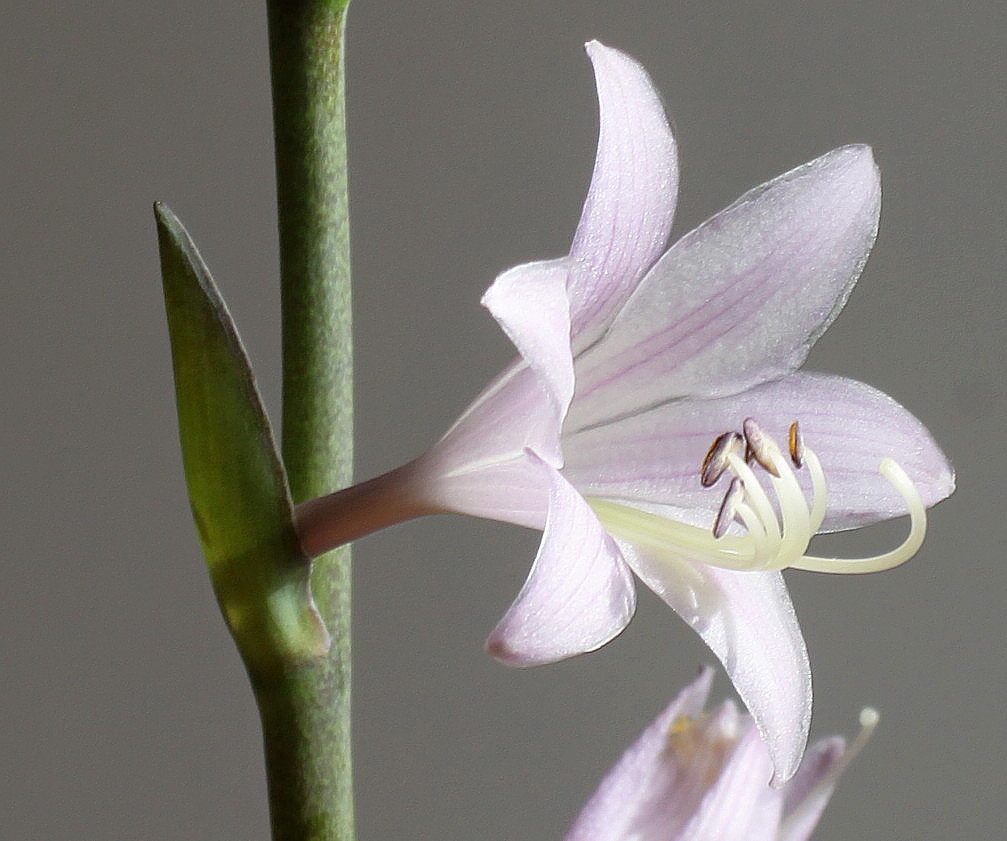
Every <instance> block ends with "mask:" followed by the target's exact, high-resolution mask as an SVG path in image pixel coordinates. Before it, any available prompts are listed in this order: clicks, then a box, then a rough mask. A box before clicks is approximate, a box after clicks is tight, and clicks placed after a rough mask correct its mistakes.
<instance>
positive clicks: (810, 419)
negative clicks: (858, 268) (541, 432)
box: [563, 373, 954, 530]
mask: <svg viewBox="0 0 1007 841" xmlns="http://www.w3.org/2000/svg"><path fill="white" fill-rule="evenodd" d="M746 417H752V418H755V419H756V421H758V423H759V426H761V427H762V428H763V429H764V430H765V431H766V432H768V433H769V434H770V435H771V436H773V437H774V438H775V439H776V440H777V441H779V442H780V443H781V445H784V444H785V442H786V440H787V430H788V428H789V426H790V424H791V423H792V422H793V421H795V420H796V421H798V422H799V423H800V428H801V431H802V433H803V436H804V440H805V442H806V444H807V446H809V447H811V448H812V449H813V450H814V451H815V452H816V453H817V455H818V457H819V459H821V462H822V466H823V468H824V470H825V478H826V482H827V484H828V499H829V502H828V508H827V514H826V519H825V522H824V524H823V529H824V530H836V529H844V528H852V527H855V526H857V525H863V524H865V523H870V522H875V521H877V520H883V519H887V518H890V517H896V516H900V515H902V514H905V513H906V506H905V502H904V501H903V499H902V497H901V496H899V494H898V492H897V491H896V490H895V489H894V488H893V487H892V486H891V485H890V484H889V483H888V481H887V480H886V479H884V477H882V476H881V474H880V473H879V472H878V465H879V464H880V462H881V460H882V459H883V458H886V457H890V458H893V459H895V461H897V462H898V463H899V464H900V465H901V466H902V468H903V469H904V470H905V471H906V473H907V474H908V475H909V477H910V478H911V479H912V480H913V482H914V483H915V484H916V487H917V489H918V491H919V493H920V496H921V497H922V499H923V502H924V504H925V505H927V506H930V505H934V504H935V503H937V502H939V501H940V500H942V499H944V498H945V497H947V496H948V495H949V494H950V493H951V491H952V490H953V489H954V475H953V473H952V471H951V467H950V465H949V464H948V462H947V459H946V458H945V457H944V454H943V453H942V452H941V450H940V448H939V447H938V446H937V444H936V443H935V442H934V440H933V438H932V437H931V435H930V433H929V432H928V431H927V429H926V427H924V426H923V424H922V423H920V421H919V420H917V419H916V417H914V416H913V415H912V414H911V413H910V412H909V411H907V410H906V409H904V408H903V407H902V406H900V405H899V404H898V403H896V402H895V401H894V400H893V399H892V398H891V397H888V396H887V395H886V394H884V393H882V392H880V391H878V390H877V389H875V388H872V387H871V386H868V385H865V384H864V383H861V382H857V381H856V380H851V379H847V378H845V377H837V376H832V375H826V374H811V373H796V374H791V375H789V376H787V377H783V378H782V379H779V380H775V381H773V382H769V383H765V384H763V385H760V386H756V387H755V388H752V389H749V390H748V391H745V392H743V393H741V394H736V395H733V396H731V397H725V398H720V399H715V400H682V401H679V402H675V403H669V404H666V405H664V406H659V407H658V408H656V409H651V410H650V411H649V412H644V413H642V414H639V415H635V416H631V417H627V418H625V419H623V420H620V421H616V422H613V423H610V424H606V425H604V426H601V427H597V428H595V429H591V430H588V431H585V432H580V433H577V434H575V435H571V436H568V437H567V438H566V439H565V441H564V451H565V464H566V466H565V468H564V471H563V472H564V475H565V476H566V477H567V478H568V479H569V480H570V481H571V482H572V483H573V484H574V485H575V486H576V487H577V488H579V489H580V491H581V493H583V494H584V495H585V496H594V497H604V498H610V499H616V500H623V501H628V502H630V503H633V504H638V503H650V504H658V505H669V506H672V510H670V511H669V512H668V513H669V514H671V515H672V516H674V517H675V518H676V519H681V520H683V521H685V522H691V523H692V524H693V525H699V526H709V525H710V524H712V522H713V517H714V516H715V514H716V511H717V507H718V506H719V505H720V501H721V498H722V496H723V490H722V488H720V487H719V486H718V487H717V488H713V489H707V488H703V487H701V485H700V483H699V466H700V463H701V462H702V459H703V456H704V455H705V453H706V451H707V449H708V448H709V446H710V444H711V442H712V441H713V439H714V438H715V437H716V436H717V435H719V434H721V433H722V432H726V431H727V430H731V429H735V430H740V429H741V424H742V421H743V420H744V419H745V418H746ZM806 474H807V471H801V470H798V471H797V476H798V478H799V479H800V480H801V481H802V483H803V484H804V486H805V490H806V491H809V492H810V480H809V478H808V476H807V475H806ZM641 507H646V506H641Z"/></svg>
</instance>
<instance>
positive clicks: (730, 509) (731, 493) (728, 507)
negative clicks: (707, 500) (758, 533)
mask: <svg viewBox="0 0 1007 841" xmlns="http://www.w3.org/2000/svg"><path fill="white" fill-rule="evenodd" d="M744 495H745V485H744V483H743V482H742V481H741V479H739V478H738V477H737V476H735V477H734V478H733V479H732V480H731V484H730V485H728V486H727V493H726V494H724V501H723V502H721V503H720V510H719V511H718V512H717V519H716V520H714V521H713V536H714V537H716V538H718V539H719V538H721V537H723V536H724V535H725V534H727V529H728V527H729V526H730V525H731V523H732V522H734V515H735V514H737V513H738V504H739V503H740V502H741V500H742V498H743V497H744Z"/></svg>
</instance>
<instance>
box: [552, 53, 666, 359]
mask: <svg viewBox="0 0 1007 841" xmlns="http://www.w3.org/2000/svg"><path fill="white" fill-rule="evenodd" d="M587 52H588V55H589V56H590V57H591V61H592V62H593V64H594V72H595V79H596V82H597V86H598V104H599V111H600V130H599V138H598V153H597V157H596V159H595V165H594V176H593V178H592V180H591V187H590V190H589V191H588V195H587V200H586V201H585V203H584V209H583V211H582V213H581V219H580V224H579V225H578V226H577V232H576V234H575V235H574V240H573V245H572V247H571V250H570V258H571V280H570V305H571V318H572V322H573V335H574V336H575V337H576V338H575V345H576V347H578V348H583V347H586V346H587V345H588V344H590V343H591V342H593V341H594V340H595V339H597V338H598V336H599V335H601V332H602V331H603V330H604V328H605V325H606V324H607V323H608V321H609V319H610V318H611V317H612V315H613V314H614V313H615V312H616V310H617V309H618V308H619V306H621V305H622V303H623V302H624V301H625V300H626V298H627V297H628V296H629V294H630V293H631V292H632V291H633V288H634V287H635V286H636V284H637V282H638V281H639V279H640V278H641V277H642V276H643V274H644V272H646V271H647V269H649V268H650V266H651V264H652V263H653V262H654V260H656V259H657V257H658V255H659V254H660V253H661V251H662V249H663V248H664V245H665V243H666V242H667V240H668V234H669V233H670V231H671V222H672V217H673V216H674V212H675V199H676V195H677V191H678V163H677V158H676V152H675V141H674V138H673V137H672V134H671V129H670V128H669V127H668V121H667V119H666V118H665V115H664V108H663V107H662V105H661V99H660V96H659V94H658V93H657V91H656V90H655V89H654V86H653V83H652V82H651V80H650V77H649V76H648V75H647V72H646V71H645V70H644V69H643V67H641V66H640V64H639V63H637V62H636V61H635V60H634V59H632V58H630V57H629V56H627V55H625V54H624V53H621V52H619V51H618V50H613V49H611V48H609V47H606V46H603V45H602V44H599V43H598V42H597V41H591V42H590V43H589V44H587Z"/></svg>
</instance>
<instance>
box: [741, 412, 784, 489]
mask: <svg viewBox="0 0 1007 841" xmlns="http://www.w3.org/2000/svg"><path fill="white" fill-rule="evenodd" d="M741 428H742V430H743V431H744V433H745V443H746V444H747V445H748V449H747V450H746V456H747V455H748V454H749V453H751V456H752V458H754V459H755V460H756V461H757V462H758V463H759V466H760V467H761V468H762V469H763V470H765V471H766V472H767V473H769V475H771V476H775V477H776V478H777V479H779V478H780V471H779V468H777V466H776V463H775V461H776V460H775V459H774V456H775V455H776V454H777V452H778V451H779V447H777V446H776V443H775V442H774V441H773V439H772V438H770V437H769V436H768V435H766V433H765V432H763V431H762V428H761V427H760V426H759V425H758V424H757V423H756V422H755V421H754V420H753V419H752V418H745V422H744V423H743V424H742V426H741Z"/></svg>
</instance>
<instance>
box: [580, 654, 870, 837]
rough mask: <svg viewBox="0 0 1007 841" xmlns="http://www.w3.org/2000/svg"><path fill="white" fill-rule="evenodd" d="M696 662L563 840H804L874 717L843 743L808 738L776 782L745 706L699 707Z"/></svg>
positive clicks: (706, 685)
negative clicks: (796, 764) (795, 765)
mask: <svg viewBox="0 0 1007 841" xmlns="http://www.w3.org/2000/svg"><path fill="white" fill-rule="evenodd" d="M712 676H713V673H712V672H711V671H710V670H709V669H705V670H704V671H703V672H702V673H701V674H700V676H699V677H698V678H697V679H696V681H694V682H693V683H692V684H690V685H689V686H688V687H686V688H685V689H684V690H682V692H681V693H680V694H679V695H678V697H677V698H676V699H675V700H674V701H672V703H671V704H670V705H669V706H668V707H667V708H666V709H665V710H664V712H662V713H661V714H660V715H659V716H658V717H657V718H656V719H655V720H654V722H653V723H652V724H651V725H650V726H649V727H648V728H647V729H646V730H645V731H644V732H643V733H642V734H641V735H640V737H639V738H638V739H637V740H636V742H634V743H633V744H632V745H631V746H630V747H629V749H627V751H626V752H625V753H624V754H623V755H622V757H621V758H620V759H619V761H618V762H617V763H616V765H615V766H614V767H613V768H612V769H611V770H610V771H609V772H608V774H607V775H606V776H605V778H604V779H603V780H602V782H601V784H600V785H599V787H598V789H597V791H596V792H595V793H594V795H592V797H591V799H590V800H589V801H588V802H587V805H585V806H584V808H583V809H582V810H581V813H580V815H579V816H578V817H577V819H576V820H575V821H574V824H573V826H572V827H571V828H570V831H569V832H568V833H567V836H566V839H565V841H806V839H807V838H808V837H809V836H810V835H811V832H812V831H813V830H814V828H815V825H816V824H817V823H818V819H819V818H820V817H821V814H822V810H823V809H824V808H825V805H826V803H827V802H828V800H829V797H830V796H831V794H832V791H833V789H834V788H835V785H836V781H837V780H838V778H839V775H840V774H841V773H842V772H843V771H844V770H845V769H846V767H847V766H848V765H849V763H850V762H851V761H852V760H853V759H854V757H855V756H856V754H857V753H859V751H860V749H861V748H862V747H863V745H864V743H865V742H866V741H867V739H868V738H869V736H870V734H871V731H872V730H873V728H874V726H875V725H876V723H877V713H875V712H874V711H873V710H870V709H865V710H864V711H863V712H862V713H861V716H860V720H861V727H862V730H861V733H860V735H859V737H858V738H857V739H856V740H855V741H854V742H853V744H851V745H850V746H849V747H847V746H846V743H845V741H844V740H843V739H842V738H839V737H833V738H830V739H824V740H822V741H820V742H818V743H816V744H815V745H813V746H812V747H811V749H810V750H809V751H808V753H807V755H806V756H805V758H804V761H803V762H802V763H801V766H800V769H799V770H798V771H797V774H796V775H795V776H794V777H793V778H792V779H791V780H790V781H788V782H787V783H786V784H785V785H783V786H782V787H779V788H773V787H771V786H770V785H769V780H770V777H771V776H772V773H773V764H772V761H771V760H770V758H769V754H768V752H767V751H766V746H765V743H764V742H763V741H762V739H761V738H760V737H759V733H758V729H757V728H756V726H755V723H754V722H753V721H752V719H751V717H750V716H747V715H744V714H740V713H739V712H738V710H737V708H736V707H735V706H734V704H733V703H731V702H730V701H725V702H724V703H723V704H722V705H721V706H720V707H718V708H717V709H715V710H712V711H711V712H708V713H707V712H704V710H703V708H704V705H705V704H706V698H707V695H708V694H709V690H710V681H711V678H712Z"/></svg>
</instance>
